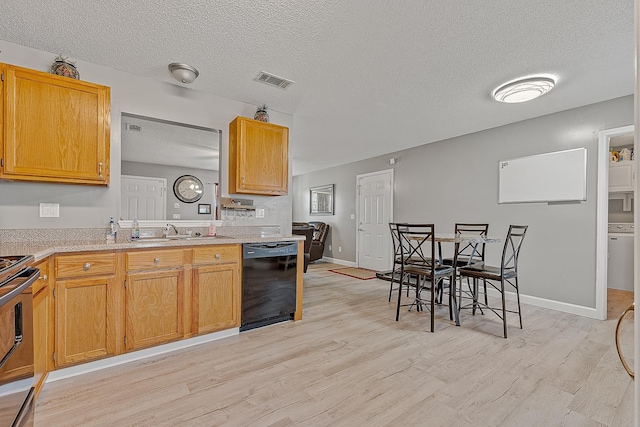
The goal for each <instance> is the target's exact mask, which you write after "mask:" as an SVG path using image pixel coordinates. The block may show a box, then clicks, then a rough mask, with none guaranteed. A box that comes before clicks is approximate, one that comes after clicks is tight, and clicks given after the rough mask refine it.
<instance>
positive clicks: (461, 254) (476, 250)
mask: <svg viewBox="0 0 640 427" xmlns="http://www.w3.org/2000/svg"><path fill="white" fill-rule="evenodd" d="M488 232H489V224H466V223H456V225H455V234H456V236H468V235H472V236H481V237H487V233H488ZM485 246H486V243H482V244H480V245H478V244H477V243H467V244H466V245H464V246H463V245H460V247H459V248H458V253H457V254H456V256H457V259H458V260H461V261H466V260H470V259H474V260H478V261H484V250H485Z"/></svg>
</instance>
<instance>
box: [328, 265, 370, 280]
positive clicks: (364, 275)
mask: <svg viewBox="0 0 640 427" xmlns="http://www.w3.org/2000/svg"><path fill="white" fill-rule="evenodd" d="M329 271H330V272H332V273H338V274H343V275H345V276H349V277H355V278H356V279H360V280H371V279H375V278H376V273H377V272H376V271H373V270H366V269H364V268H355V267H345V268H336V269H333V270H329Z"/></svg>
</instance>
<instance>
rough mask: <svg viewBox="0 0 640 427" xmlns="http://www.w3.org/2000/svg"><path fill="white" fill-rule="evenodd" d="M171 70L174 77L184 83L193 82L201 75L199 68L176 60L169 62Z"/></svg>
mask: <svg viewBox="0 0 640 427" xmlns="http://www.w3.org/2000/svg"><path fill="white" fill-rule="evenodd" d="M169 71H171V75H172V76H173V78H174V79H176V80H177V81H179V82H182V83H193V81H194V80H195V79H196V78H197V77H198V76H199V75H200V73H199V72H198V70H196V69H195V68H193V67H192V66H191V65H187V64H180V63H178V62H174V63H172V64H169Z"/></svg>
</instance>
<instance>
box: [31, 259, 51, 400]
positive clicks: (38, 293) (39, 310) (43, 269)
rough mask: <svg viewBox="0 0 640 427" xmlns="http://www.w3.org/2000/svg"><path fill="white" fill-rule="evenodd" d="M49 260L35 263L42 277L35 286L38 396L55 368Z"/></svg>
mask: <svg viewBox="0 0 640 427" xmlns="http://www.w3.org/2000/svg"><path fill="white" fill-rule="evenodd" d="M49 265H50V263H49V260H48V259H45V260H44V261H42V262H40V263H38V264H36V265H35V267H37V268H39V269H40V278H39V279H38V280H37V281H36V282H35V283H34V284H33V285H32V288H33V353H34V355H33V364H34V367H33V371H34V377H35V379H34V384H35V388H36V396H37V395H38V394H40V390H41V389H42V385H43V384H44V382H45V380H46V378H47V374H48V372H49V371H51V370H52V369H53V333H54V329H53V305H52V301H53V299H52V298H51V287H50V286H49V281H50V280H49V278H50V277H51V276H50V273H49Z"/></svg>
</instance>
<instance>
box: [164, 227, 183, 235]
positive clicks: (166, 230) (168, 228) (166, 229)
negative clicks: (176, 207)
mask: <svg viewBox="0 0 640 427" xmlns="http://www.w3.org/2000/svg"><path fill="white" fill-rule="evenodd" d="M172 228H173V231H175V232H176V236H177V235H178V234H180V232H179V231H178V229H177V228H176V226H175V225H173V224H167V228H165V230H164V232H165V236H169V234H170V233H171V229H172Z"/></svg>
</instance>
